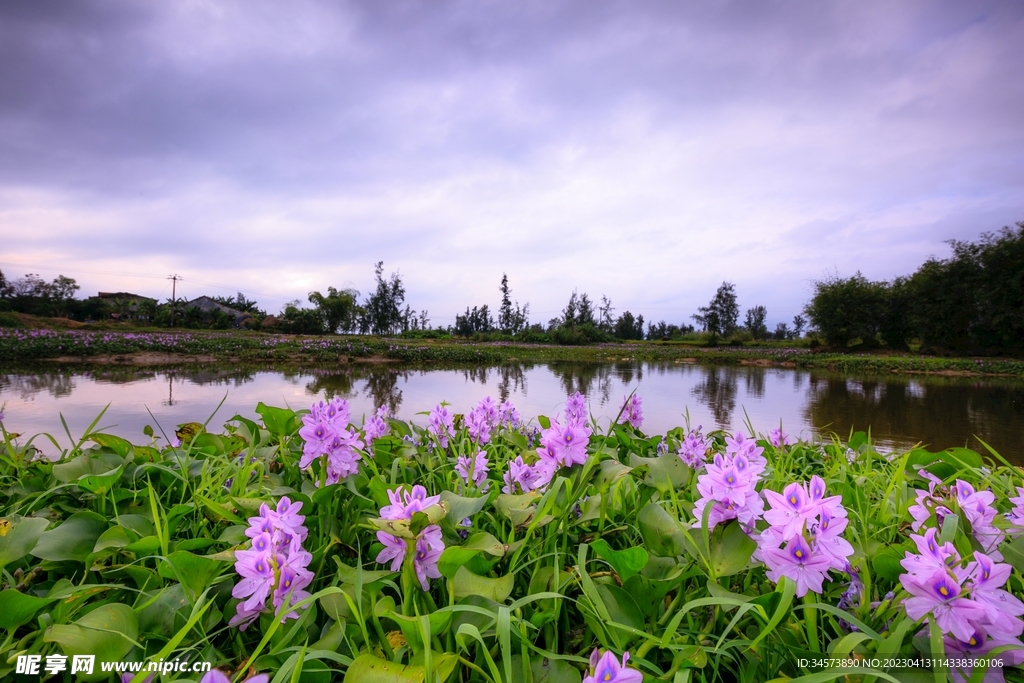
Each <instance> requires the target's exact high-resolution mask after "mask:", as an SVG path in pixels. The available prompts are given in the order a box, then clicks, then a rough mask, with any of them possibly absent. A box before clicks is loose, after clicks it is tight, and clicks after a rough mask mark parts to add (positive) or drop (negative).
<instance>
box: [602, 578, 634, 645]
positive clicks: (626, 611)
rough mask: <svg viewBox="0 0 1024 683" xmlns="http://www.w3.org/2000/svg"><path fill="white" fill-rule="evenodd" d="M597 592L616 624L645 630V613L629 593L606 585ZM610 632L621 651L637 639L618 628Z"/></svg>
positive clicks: (603, 584)
mask: <svg viewBox="0 0 1024 683" xmlns="http://www.w3.org/2000/svg"><path fill="white" fill-rule="evenodd" d="M597 592H598V594H600V596H601V601H602V602H604V606H605V608H606V609H607V610H608V616H610V617H611V620H612V621H613V622H614V623H616V624H622V625H623V626H629V627H630V628H634V629H636V630H638V631H643V630H644V615H643V612H642V611H641V610H640V606H639V605H637V604H636V601H635V600H634V599H633V598H632V597H630V595H629V593H627V592H626V591H624V590H622V589H621V588H619V587H618V586H615V585H612V584H606V583H602V584H598V586H597ZM609 631H610V632H611V634H612V637H613V638H615V640H616V641H617V642H618V643H619V647H620V648H621V649H625V648H626V647H627V646H628V645H629V643H630V642H631V641H632V640H633V639H634V638H635V637H636V636H635V635H632V634H630V633H629V632H627V631H623V630H621V629H617V628H612V629H609Z"/></svg>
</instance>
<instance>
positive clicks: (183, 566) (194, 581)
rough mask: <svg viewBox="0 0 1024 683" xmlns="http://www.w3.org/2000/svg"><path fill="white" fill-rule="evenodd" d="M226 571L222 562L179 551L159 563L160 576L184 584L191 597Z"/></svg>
mask: <svg viewBox="0 0 1024 683" xmlns="http://www.w3.org/2000/svg"><path fill="white" fill-rule="evenodd" d="M225 569H226V565H225V563H223V562H218V561H217V560H211V559H210V558H208V557H203V556H202V555H193V554H192V553H190V552H187V551H184V550H179V551H177V552H174V553H171V554H170V555H168V556H167V562H161V563H160V568H159V570H158V571H159V572H160V576H162V577H164V578H166V579H174V580H175V581H178V582H180V583H183V584H185V586H187V587H188V589H189V590H191V591H192V594H193V595H199V594H200V593H202V592H203V591H204V590H206V587H207V586H209V585H210V584H211V583H212V582H213V580H214V579H215V578H217V576H219V575H220V573H221V572H223V571H224V570H225Z"/></svg>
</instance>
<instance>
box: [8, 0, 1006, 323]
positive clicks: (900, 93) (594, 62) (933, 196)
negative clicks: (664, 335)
mask: <svg viewBox="0 0 1024 683" xmlns="http://www.w3.org/2000/svg"><path fill="white" fill-rule="evenodd" d="M1022 35H1024V4H1022V3H1019V2H1011V1H1006V2H989V1H986V0H979V1H978V2H968V3H965V2H942V1H935V0H931V1H928V2H918V1H914V0H907V1H901V2H898V3H894V2H881V1H876V0H867V1H864V0H859V1H857V2H849V1H837V2H824V3H823V2H818V1H805V0H794V1H790V2H775V1H770V0H767V1H756V2H755V1H753V0H749V1H746V2H725V1H720V0H710V1H709V2H694V3H680V2H652V1H644V0H631V1H628V2H625V1H624V2H613V1H608V0H581V1H579V2H560V1H557V0H539V1H532V0H523V1H517V2H507V1H505V2H497V1H487V0H478V1H475V2H450V1H443V0H442V1H437V2H404V1H391V0H389V1H387V2H380V1H379V0H372V1H371V0H367V1H365V2H335V1H316V0H292V1H291V2H287V3H281V2H264V1H262V0H238V1H231V0H218V1H217V2H205V1H197V0H183V1H181V2H162V3H139V2H131V1H128V0H117V1H114V0H96V1H91V2H85V1H76V0H69V1H67V2H24V3H23V2H6V3H0V84H2V86H0V270H3V272H4V273H5V274H7V276H8V277H9V278H10V277H19V276H21V275H24V274H25V273H29V272H32V273H39V274H40V275H41V276H43V277H44V278H47V279H50V278H53V277H56V276H57V275H58V274H60V273H63V274H65V275H67V276H69V277H74V278H75V279H76V280H77V281H78V283H79V284H80V285H81V287H82V290H81V292H80V295H92V294H95V293H96V292H97V291H100V290H103V291H130V292H136V293H139V294H144V295H148V296H153V297H158V298H161V299H166V298H167V297H169V296H170V294H171V282H170V281H169V280H167V276H168V275H171V274H178V275H181V276H182V278H183V280H182V281H181V282H179V283H178V285H177V287H178V294H179V295H184V296H186V297H188V298H192V297H195V296H199V295H202V294H208V295H231V294H234V293H235V292H236V291H242V292H244V293H245V294H246V295H247V296H248V297H249V298H254V299H256V300H257V301H259V302H260V304H261V306H262V307H263V308H265V309H266V310H267V311H269V312H277V311H279V310H280V309H281V307H282V305H283V304H284V303H285V302H286V301H288V300H292V299H296V298H300V299H303V300H305V298H306V295H307V294H308V292H310V291H312V290H321V291H326V288H327V287H328V286H334V287H338V288H355V289H357V290H360V291H361V292H363V294H364V295H365V294H366V293H368V292H369V291H370V290H371V288H372V287H373V277H374V264H375V263H376V262H377V261H383V262H384V270H385V273H391V272H394V271H397V272H399V273H400V276H401V278H402V280H403V283H404V284H405V288H406V303H408V304H409V305H410V306H411V307H412V308H413V309H415V310H423V309H426V310H427V311H428V312H429V313H428V316H429V318H430V321H431V324H432V325H438V324H440V325H449V324H452V323H453V322H454V316H455V314H456V313H459V312H461V311H463V310H464V309H465V308H466V307H467V306H472V305H480V304H488V305H489V306H490V307H491V308H492V310H493V309H495V308H496V307H497V305H498V304H499V302H500V293H499V291H498V287H499V283H500V280H501V276H502V273H507V274H508V277H509V284H510V286H511V288H512V298H513V299H514V300H517V301H518V302H519V303H521V304H525V303H527V302H528V303H529V305H530V314H531V315H530V318H531V322H541V323H546V322H547V321H548V319H549V318H552V317H554V316H556V315H558V314H559V312H560V310H561V308H562V307H564V305H565V303H566V301H567V300H568V298H569V295H570V293H571V292H572V291H573V290H574V289H575V290H578V291H579V292H580V293H583V292H586V293H588V294H589V295H590V297H591V299H594V300H599V299H600V297H601V296H602V295H605V296H608V297H609V298H610V299H611V301H612V304H613V306H614V308H615V313H616V315H617V314H619V313H621V312H622V311H624V310H627V309H628V310H630V311H632V312H633V313H634V314H637V313H639V314H643V315H644V317H645V319H646V320H648V321H657V320H666V321H668V322H669V323H675V324H678V323H681V322H686V321H689V317H690V315H691V314H693V313H695V312H696V310H697V307H698V306H701V305H704V304H706V303H707V302H708V300H709V299H710V298H711V297H712V296H713V294H714V292H715V290H716V289H717V287H718V285H719V284H720V283H722V282H723V281H729V282H732V283H735V286H736V292H737V294H738V299H739V304H740V308H741V310H746V309H747V308H749V307H751V306H754V305H764V306H766V308H767V310H768V321H769V323H770V325H771V326H774V324H775V323H777V322H779V321H789V320H791V319H792V317H793V316H794V315H796V314H797V313H799V312H800V311H801V309H802V307H803V306H804V304H805V303H806V302H807V300H808V299H809V298H810V295H811V292H812V290H813V281H814V280H816V279H821V278H823V277H827V276H829V275H832V274H838V275H852V274H853V273H854V272H856V271H857V270H859V271H861V272H862V273H863V274H864V275H865V276H867V277H869V278H871V279H879V280H880V279H890V278H892V277H894V276H896V275H900V274H907V273H910V272H913V270H915V269H916V268H917V266H918V265H920V264H921V263H922V262H923V261H924V260H925V259H927V258H928V257H930V256H936V257H940V258H942V257H945V256H947V255H948V254H949V249H948V247H947V246H946V244H945V241H946V240H949V239H975V238H977V237H978V236H979V235H980V234H981V233H982V232H984V231H996V230H998V229H1000V228H1001V227H1002V226H1005V225H1012V224H1014V223H1015V222H1017V221H1022V220H1024V118H1022V116H1021V112H1024V69H1022V68H1021V64H1024V41H1021V40H1020V37H1021V36H1022Z"/></svg>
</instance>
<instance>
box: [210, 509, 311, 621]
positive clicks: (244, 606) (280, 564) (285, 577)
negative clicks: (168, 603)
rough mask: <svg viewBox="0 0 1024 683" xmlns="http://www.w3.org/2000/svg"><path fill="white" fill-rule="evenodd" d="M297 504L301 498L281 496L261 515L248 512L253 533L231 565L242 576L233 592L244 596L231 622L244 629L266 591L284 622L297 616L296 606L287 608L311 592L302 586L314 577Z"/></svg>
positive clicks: (258, 610)
mask: <svg viewBox="0 0 1024 683" xmlns="http://www.w3.org/2000/svg"><path fill="white" fill-rule="evenodd" d="M301 509H302V503H301V502H295V503H293V502H291V501H290V500H289V499H288V498H287V497H284V498H281V500H279V501H278V502H277V507H275V508H274V509H273V510H271V509H270V508H269V507H267V505H266V503H264V504H263V505H261V506H260V514H259V516H257V517H250V518H249V528H248V529H246V530H245V535H246V536H248V537H249V538H250V539H252V546H251V547H250V548H249V549H248V550H238V551H236V552H235V571H237V572H238V574H239V575H240V576H241V577H242V578H241V580H240V581H239V582H238V583H237V584H236V585H235V587H234V589H233V590H232V591H231V595H232V596H234V597H236V598H238V599H242V598H246V599H245V600H243V601H242V602H240V603H238V608H237V611H236V614H235V616H234V617H232V618H231V621H230V622H229V624H230V625H231V626H238V628H239V629H240V630H243V631H244V630H245V629H246V628H247V627H248V626H249V624H251V623H252V622H253V621H254V620H255V619H256V617H258V616H259V615H260V613H261V612H263V611H264V610H265V609H266V606H267V598H268V597H272V604H273V606H274V611H275V612H277V613H280V612H282V611H284V612H285V614H284V615H283V616H282V617H281V621H282V622H283V621H284V620H285V619H296V618H298V616H299V615H298V612H293V611H289V610H290V608H291V607H292V606H293V605H294V604H295V603H297V602H299V601H300V600H303V599H305V598H307V597H309V593H308V592H307V591H306V590H305V588H306V586H308V585H309V584H310V583H311V582H312V581H313V572H311V571H309V570H308V569H306V567H307V566H308V565H309V563H310V561H311V560H312V559H313V556H312V555H310V554H309V553H308V552H306V551H305V550H303V548H302V542H303V541H304V540H305V539H306V534H307V532H306V527H305V526H303V522H304V521H305V520H306V518H305V517H304V516H302V515H300V514H299V510H301ZM286 600H287V603H288V604H287V607H284V604H285V601H286Z"/></svg>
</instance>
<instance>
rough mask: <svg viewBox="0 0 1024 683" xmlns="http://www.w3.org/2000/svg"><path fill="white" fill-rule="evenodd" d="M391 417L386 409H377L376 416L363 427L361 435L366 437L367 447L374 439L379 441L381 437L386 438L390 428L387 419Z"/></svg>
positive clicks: (384, 407) (385, 407)
mask: <svg viewBox="0 0 1024 683" xmlns="http://www.w3.org/2000/svg"><path fill="white" fill-rule="evenodd" d="M389 417H391V415H390V413H389V411H388V407H387V406H381V407H380V408H378V409H377V414H376V415H374V416H373V417H371V418H370V419H369V420H368V421H367V422H366V424H365V425H363V435H364V436H365V437H366V442H367V445H369V444H371V443H373V440H374V439H379V438H380V437H382V436H386V435H387V434H388V433H389V432H390V431H391V428H390V427H389V426H388V422H387V420H388V418H389Z"/></svg>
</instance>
